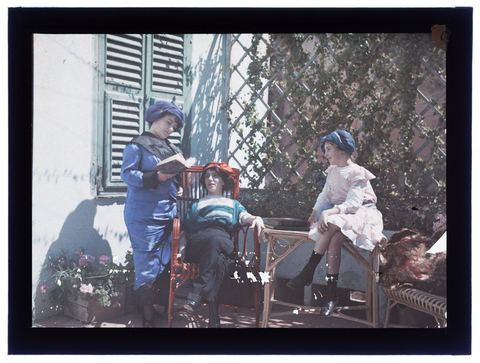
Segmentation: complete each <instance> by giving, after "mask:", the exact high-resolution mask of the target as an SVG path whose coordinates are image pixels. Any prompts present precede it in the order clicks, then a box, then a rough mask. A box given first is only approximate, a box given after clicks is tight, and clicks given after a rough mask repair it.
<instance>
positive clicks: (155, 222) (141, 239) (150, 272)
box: [121, 136, 177, 290]
mask: <svg viewBox="0 0 480 363" xmlns="http://www.w3.org/2000/svg"><path fill="white" fill-rule="evenodd" d="M152 137H153V136H152ZM160 160H161V159H160V158H159V157H157V156H155V155H153V154H152V153H150V152H149V151H147V150H146V149H145V148H144V147H143V146H141V145H139V144H136V143H130V144H128V145H127V146H126V147H125V149H124V152H123V163H122V169H121V177H122V180H123V181H124V182H125V183H126V184H127V185H128V190H127V196H126V200H125V210H124V218H125V224H126V226H127V229H128V234H129V236H130V241H131V244H132V249H133V258H134V264H135V283H134V289H135V290H136V289H138V287H140V286H142V285H144V284H145V283H147V282H148V281H151V280H153V279H155V278H156V277H157V276H158V275H159V274H160V273H161V272H162V271H163V269H164V268H165V266H166V265H167V264H168V263H169V262H170V254H171V246H172V228H173V227H172V220H173V218H175V217H176V216H177V188H176V186H175V183H174V181H173V179H169V180H167V181H165V182H158V181H157V180H156V175H157V174H156V171H155V170H156V169H155V166H156V165H157V163H158V162H159V161H160Z"/></svg>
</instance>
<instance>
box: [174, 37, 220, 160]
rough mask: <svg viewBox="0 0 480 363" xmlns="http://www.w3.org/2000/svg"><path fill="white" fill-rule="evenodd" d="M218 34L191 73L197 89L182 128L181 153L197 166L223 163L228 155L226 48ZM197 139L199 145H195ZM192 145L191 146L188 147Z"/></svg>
mask: <svg viewBox="0 0 480 363" xmlns="http://www.w3.org/2000/svg"><path fill="white" fill-rule="evenodd" d="M223 39H224V38H223V37H222V35H220V34H216V35H215V36H214V37H213V40H212V44H211V47H210V50H209V52H208V55H207V56H206V58H204V59H200V60H199V61H198V63H196V64H195V69H194V70H193V71H192V73H193V74H194V75H198V76H199V79H198V88H197V90H196V92H195V97H194V99H193V100H192V107H191V112H190V113H189V119H188V120H187V123H186V125H185V132H184V134H185V135H188V140H185V141H184V144H183V145H182V146H183V151H184V152H185V154H186V155H189V156H194V157H195V158H197V160H198V163H199V164H206V163H208V162H210V161H226V160H227V157H228V155H227V152H228V123H227V121H226V119H225V118H226V116H223V115H224V114H225V115H226V110H225V109H224V108H223V107H225V106H226V104H227V99H226V97H227V94H228V92H227V91H226V88H225V87H226V75H227V73H226V72H228V71H229V70H228V67H225V62H226V48H225V44H224V41H223ZM198 140H201V142H198ZM192 143H194V144H193V145H194V146H193V147H192Z"/></svg>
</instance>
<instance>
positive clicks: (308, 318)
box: [33, 300, 369, 328]
mask: <svg viewBox="0 0 480 363" xmlns="http://www.w3.org/2000/svg"><path fill="white" fill-rule="evenodd" d="M179 303H180V304H181V303H182V301H181V300H180V302H179ZM178 308H179V306H176V309H178ZM278 309H282V307H280V306H274V310H273V311H274V312H275V311H278ZM157 312H158V314H157V317H156V324H157V327H159V328H166V327H167V314H166V312H165V311H164V309H163V307H158V309H157ZM219 312H220V319H221V324H222V328H254V327H255V314H254V311H253V310H252V309H248V308H242V307H233V306H228V305H220V308H219ZM33 326H34V327H48V328H50V327H59V328H65V327H78V328H80V327H86V328H88V327H97V328H98V327H100V328H138V327H142V319H141V316H140V315H139V314H138V313H137V312H136V311H134V312H130V313H128V314H126V315H124V316H121V317H117V318H112V319H109V320H108V321H93V322H91V323H83V322H81V321H79V320H77V319H74V318H71V317H68V316H66V315H63V314H57V315H55V316H54V317H51V318H48V319H44V320H41V321H37V322H35V323H34V324H33ZM207 326H208V306H207V305H203V306H202V307H201V308H200V309H199V311H198V312H197V313H196V314H193V313H190V312H187V311H182V310H181V309H180V311H178V312H177V313H176V314H175V315H174V319H173V327H174V328H206V327H207ZM268 327H269V328H369V326H367V325H364V324H362V323H358V322H354V321H350V320H346V319H341V318H337V317H323V316H320V315H317V314H298V315H287V316H275V317H271V318H270V320H269V326H268Z"/></svg>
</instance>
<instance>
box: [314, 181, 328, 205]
mask: <svg viewBox="0 0 480 363" xmlns="http://www.w3.org/2000/svg"><path fill="white" fill-rule="evenodd" d="M330 200H331V190H330V184H329V179H328V177H327V182H326V183H325V186H324V187H323V190H322V191H321V193H320V194H319V195H318V197H317V201H316V202H315V205H314V206H313V210H315V211H317V212H318V211H319V210H320V208H321V207H322V205H324V204H325V203H328V202H330Z"/></svg>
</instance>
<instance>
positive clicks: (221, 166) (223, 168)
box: [200, 161, 235, 186]
mask: <svg viewBox="0 0 480 363" xmlns="http://www.w3.org/2000/svg"><path fill="white" fill-rule="evenodd" d="M211 168H217V169H218V170H220V172H223V174H224V175H225V176H226V177H228V178H229V179H230V183H228V184H232V185H233V180H234V179H235V171H234V170H233V169H232V168H231V167H230V166H228V164H227V163H226V162H225V161H222V162H221V163H217V162H211V163H208V164H206V165H205V166H204V167H203V170H202V176H201V177H200V181H201V183H202V184H203V185H204V186H205V173H206V171H207V170H208V169H211Z"/></svg>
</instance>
